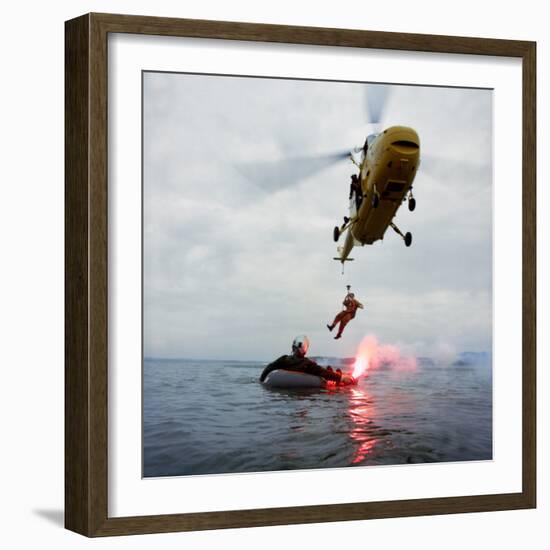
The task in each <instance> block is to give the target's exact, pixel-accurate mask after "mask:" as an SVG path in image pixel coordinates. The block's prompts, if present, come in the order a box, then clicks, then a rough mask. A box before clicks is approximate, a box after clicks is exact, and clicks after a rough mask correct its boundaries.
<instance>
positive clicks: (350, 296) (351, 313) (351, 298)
mask: <svg viewBox="0 0 550 550" xmlns="http://www.w3.org/2000/svg"><path fill="white" fill-rule="evenodd" d="M346 288H347V289H348V293H347V294H346V297H345V298H344V301H343V302H342V304H343V306H344V309H343V310H342V311H340V313H338V314H337V315H336V317H335V318H334V321H332V324H331V325H327V328H328V329H329V330H330V331H331V332H332V330H333V329H334V327H335V326H336V325H337V324H338V323H340V326H339V327H338V333H337V334H336V336H335V337H334V339H335V340H338V338H341V337H342V333H343V332H344V328H345V327H346V325H347V324H348V323H349V322H350V321H351V320H352V319H353V318H354V317H355V312H356V311H357V309H358V308H361V309H363V304H362V303H361V302H359V301H358V300H356V299H355V294H354V293H353V292H350V288H351V287H350V285H347V286H346Z"/></svg>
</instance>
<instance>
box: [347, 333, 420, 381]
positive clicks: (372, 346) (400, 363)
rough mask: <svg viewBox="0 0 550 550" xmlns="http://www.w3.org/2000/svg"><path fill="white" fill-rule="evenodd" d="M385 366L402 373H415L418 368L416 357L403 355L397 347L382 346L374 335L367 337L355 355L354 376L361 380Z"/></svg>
mask: <svg viewBox="0 0 550 550" xmlns="http://www.w3.org/2000/svg"><path fill="white" fill-rule="evenodd" d="M383 364H386V365H389V366H391V367H392V368H393V369H396V370H400V371H414V370H416V368H417V362H416V358H415V357H407V356H404V355H402V354H401V352H400V351H399V348H397V347H396V346H392V345H388V344H380V343H379V342H378V340H377V339H376V337H375V336H373V335H372V334H369V335H368V336H365V337H364V338H363V340H362V341H361V343H360V344H359V347H358V348H357V353H356V354H355V363H354V365H353V373H352V376H353V377H354V378H359V377H360V376H364V375H365V374H366V373H367V372H368V371H371V370H374V369H377V368H378V367H380V365H383Z"/></svg>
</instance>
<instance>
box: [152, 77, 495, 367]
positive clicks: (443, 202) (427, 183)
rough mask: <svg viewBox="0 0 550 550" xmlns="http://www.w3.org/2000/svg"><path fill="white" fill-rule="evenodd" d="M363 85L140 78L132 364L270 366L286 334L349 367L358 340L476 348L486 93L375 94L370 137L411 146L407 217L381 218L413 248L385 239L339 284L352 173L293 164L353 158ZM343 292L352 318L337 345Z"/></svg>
mask: <svg viewBox="0 0 550 550" xmlns="http://www.w3.org/2000/svg"><path fill="white" fill-rule="evenodd" d="M369 89H370V93H371V97H372V96H373V95H374V94H375V91H374V88H373V86H372V85H371V86H369V85H367V84H362V83H344V82H318V81H298V80H282V79H265V78H244V77H229V76H208V75H187V74H166V73H144V80H143V102H144V120H143V124H144V129H143V139H144V142H143V151H144V159H143V160H144V162H143V166H144V178H143V180H144V182H143V185H144V189H143V200H144V203H143V209H144V220H143V239H144V242H143V244H144V258H143V285H144V305H143V314H144V319H143V321H144V352H145V355H146V356H148V357H189V358H214V359H221V358H226V359H251V360H254V359H260V360H269V359H272V358H274V357H278V356H279V355H281V354H282V353H285V352H287V351H288V350H289V348H290V343H291V341H292V339H293V337H294V336H295V335H297V334H307V335H308V336H309V338H310V340H311V342H312V347H311V354H312V355H332V356H334V355H336V356H347V355H352V354H353V353H354V351H355V349H356V347H357V345H358V344H359V342H360V340H361V339H362V337H363V336H365V335H366V334H374V335H375V336H376V337H377V338H378V339H379V340H380V341H381V342H384V343H387V344H395V345H398V346H400V347H402V348H403V349H405V350H408V351H410V352H413V353H418V354H422V355H430V354H434V353H438V352H444V353H453V352H456V351H490V349H491V345H492V344H491V342H492V336H491V333H492V310H491V307H492V161H491V158H492V92H491V91H489V90H472V89H449V88H434V87H421V86H397V85H396V86H391V87H390V88H389V92H390V93H389V95H388V102H387V105H386V109H385V111H384V113H385V114H384V119H383V127H387V126H390V125H392V124H403V125H407V126H412V127H413V128H415V129H416V130H417V132H418V134H419V136H420V140H421V157H422V160H421V168H420V171H419V172H418V174H417V176H416V179H415V182H414V191H415V198H416V199H417V206H416V210H415V211H414V212H412V213H411V212H409V211H408V209H407V207H406V204H405V205H403V207H402V208H400V209H399V211H398V213H397V216H396V219H395V220H394V221H395V222H396V223H397V225H398V226H399V227H400V228H401V230H402V231H403V232H405V231H411V232H412V234H413V244H412V246H411V247H410V248H406V247H405V246H404V244H403V241H402V240H401V239H400V238H399V237H398V236H397V235H396V234H395V233H394V232H393V231H391V229H390V230H389V231H388V232H387V233H386V236H385V238H384V240H383V241H378V242H377V243H375V244H374V245H372V246H365V247H359V248H355V249H354V250H353V251H352V254H351V256H352V257H353V258H355V261H354V262H350V263H348V264H346V267H345V274H344V275H342V274H341V264H340V263H339V262H335V261H333V260H332V258H333V256H335V253H336V245H335V243H334V242H333V240H332V228H333V226H334V225H336V224H337V223H338V224H340V223H341V221H342V217H343V216H344V215H345V214H346V213H347V206H348V201H347V196H348V190H349V179H350V175H351V174H352V173H354V172H356V169H355V167H354V166H353V164H351V162H349V161H341V162H338V163H334V164H332V165H331V166H328V167H325V168H323V169H322V170H318V171H316V172H313V173H312V172H308V170H307V168H308V167H309V166H311V164H310V163H306V162H304V161H301V160H300V158H303V157H308V156H315V155H321V154H323V153H330V152H333V151H342V150H351V148H353V147H355V146H360V145H362V143H363V141H364V139H365V137H366V135H367V134H369V133H371V132H372V131H373V127H372V125H369V124H368V121H367V114H366V103H367V101H366V97H367V96H368V94H369ZM316 167H317V168H319V167H320V164H319V163H318V164H317V165H316ZM299 176H300V177H299ZM346 284H351V285H352V288H353V290H354V291H355V293H356V296H357V297H358V298H359V299H360V300H361V301H362V302H363V303H364V304H365V310H362V311H360V312H359V313H358V314H357V317H356V318H355V319H354V320H353V321H352V322H351V323H350V324H349V325H348V327H347V328H346V332H345V333H344V337H343V338H342V339H341V340H339V341H335V340H333V334H330V333H329V332H328V330H327V329H326V327H325V324H326V323H327V322H329V321H331V320H332V318H333V317H334V315H335V314H336V313H337V311H338V310H339V309H340V304H341V301H342V299H343V296H344V295H345V291H346V288H345V286H346Z"/></svg>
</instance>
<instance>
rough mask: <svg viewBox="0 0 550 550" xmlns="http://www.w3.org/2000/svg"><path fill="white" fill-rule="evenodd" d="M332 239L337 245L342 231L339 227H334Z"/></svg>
mask: <svg viewBox="0 0 550 550" xmlns="http://www.w3.org/2000/svg"><path fill="white" fill-rule="evenodd" d="M332 237H333V239H334V242H335V243H337V242H338V239H339V238H340V229H339V227H338V226H335V227H334V230H333V232H332Z"/></svg>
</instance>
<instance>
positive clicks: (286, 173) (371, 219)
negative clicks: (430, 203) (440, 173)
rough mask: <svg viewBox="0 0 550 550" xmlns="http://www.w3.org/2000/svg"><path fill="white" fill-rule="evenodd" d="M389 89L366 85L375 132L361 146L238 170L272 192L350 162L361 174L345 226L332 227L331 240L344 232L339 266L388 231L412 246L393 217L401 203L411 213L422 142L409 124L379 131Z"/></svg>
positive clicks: (410, 240)
mask: <svg viewBox="0 0 550 550" xmlns="http://www.w3.org/2000/svg"><path fill="white" fill-rule="evenodd" d="M390 90H391V88H390V86H388V85H384V84H369V85H368V87H367V88H366V89H365V91H366V92H367V94H366V101H365V107H366V110H367V113H366V114H367V117H366V118H367V124H369V125H370V126H371V128H372V130H374V133H371V134H370V135H368V137H367V139H366V140H365V142H364V145H363V147H360V148H356V149H353V150H351V152H350V150H349V149H348V150H345V151H337V152H333V153H325V154H320V155H317V156H311V155H310V156H303V157H294V158H287V159H283V160H282V161H275V162H272V163H269V162H260V163H256V164H249V165H248V166H243V167H241V168H240V171H241V173H243V175H245V176H246V177H248V178H249V179H251V180H255V181H257V182H258V183H259V185H260V186H262V187H265V188H266V189H270V190H273V189H282V188H284V187H290V186H291V185H293V184H296V183H299V182H300V181H301V180H303V179H305V178H307V177H311V176H312V175H314V174H316V173H317V172H320V171H321V170H324V169H325V168H328V167H329V166H331V165H332V164H334V163H337V162H341V161H343V160H345V159H348V160H350V159H351V160H352V161H353V162H354V164H355V165H356V166H357V167H358V169H359V173H358V174H356V175H355V183H354V184H353V185H354V186H355V189H353V186H352V189H353V193H351V192H350V205H349V209H350V213H349V216H346V217H344V224H343V225H342V226H336V227H334V231H333V238H334V241H335V242H338V241H339V239H340V236H342V235H343V234H344V233H346V232H347V235H346V239H345V241H344V244H343V245H342V246H339V247H338V256H337V257H335V258H334V259H335V260H338V261H340V262H341V263H342V268H343V266H344V262H347V261H352V260H353V258H350V257H349V254H350V252H351V250H352V248H353V247H354V246H364V245H366V244H373V243H374V242H376V241H378V240H381V239H383V238H384V235H385V233H386V230H387V229H388V227H391V228H392V229H393V230H394V231H395V232H396V233H398V234H399V235H400V236H401V237H402V239H403V240H404V242H405V245H406V246H407V247H408V246H410V245H411V243H412V235H411V233H409V232H407V233H405V234H403V233H402V232H401V230H400V229H399V228H398V227H397V226H396V225H395V224H394V222H393V219H394V217H395V215H396V213H397V210H398V208H399V207H400V206H401V204H402V203H403V202H405V201H407V202H408V206H409V210H410V211H413V210H414V209H415V206H416V200H415V198H414V197H413V194H412V185H413V181H414V178H415V175H416V173H417V170H418V167H419V164H420V140H419V137H418V134H417V132H416V131H415V130H414V129H413V128H409V127H407V126H390V127H387V128H386V129H385V130H383V131H382V130H381V128H382V127H381V124H382V121H383V120H384V111H385V110H386V107H387V103H388V98H389V96H390ZM377 130H379V131H377ZM356 157H357V158H358V160H357V158H356ZM352 182H353V180H352Z"/></svg>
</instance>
